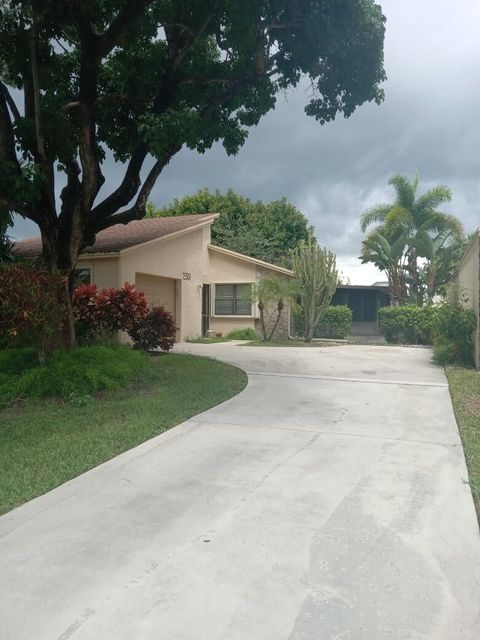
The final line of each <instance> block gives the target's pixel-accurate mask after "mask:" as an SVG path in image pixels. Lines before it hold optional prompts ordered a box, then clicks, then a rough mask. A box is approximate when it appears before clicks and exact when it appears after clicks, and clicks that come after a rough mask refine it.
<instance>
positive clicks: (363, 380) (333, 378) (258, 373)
mask: <svg viewBox="0 0 480 640" xmlns="http://www.w3.org/2000/svg"><path fill="white" fill-rule="evenodd" d="M246 374H247V375H249V376H264V377H267V378H268V377H274V378H305V379H306V380H327V381H329V380H331V381H332V382H361V383H367V384H394V385H405V386H408V387H439V388H441V389H446V388H448V384H447V383H445V382H410V381H408V380H384V379H380V380H375V379H369V378H339V377H336V376H309V375H306V374H296V373H267V372H263V371H246Z"/></svg>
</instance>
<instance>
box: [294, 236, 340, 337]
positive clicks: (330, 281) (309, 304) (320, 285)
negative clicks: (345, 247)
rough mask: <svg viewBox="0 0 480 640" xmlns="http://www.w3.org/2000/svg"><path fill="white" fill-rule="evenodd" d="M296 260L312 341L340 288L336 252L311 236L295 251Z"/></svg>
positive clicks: (308, 331) (298, 281) (301, 294)
mask: <svg viewBox="0 0 480 640" xmlns="http://www.w3.org/2000/svg"><path fill="white" fill-rule="evenodd" d="M292 263H293V271H294V273H295V277H296V280H297V283H298V289H299V292H300V298H301V304H302V308H303V311H304V314H305V342H311V340H312V338H313V334H314V331H315V327H316V326H317V325H318V323H319V322H320V320H321V319H322V318H323V316H324V315H325V313H326V311H327V309H328V306H329V304H330V301H331V299H332V296H333V294H334V293H335V289H336V288H337V284H338V271H337V268H336V259H335V254H334V253H332V252H331V251H328V250H327V249H324V248H322V247H319V246H318V244H317V243H316V241H315V238H313V237H311V238H310V239H309V240H308V241H302V242H300V243H299V245H298V246H297V247H296V248H295V249H294V250H293V251H292Z"/></svg>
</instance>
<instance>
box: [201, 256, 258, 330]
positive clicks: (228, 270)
mask: <svg viewBox="0 0 480 640" xmlns="http://www.w3.org/2000/svg"><path fill="white" fill-rule="evenodd" d="M208 253H209V265H208V266H209V269H208V278H209V280H208V281H209V282H210V283H211V284H244V283H253V282H255V281H256V279H257V267H256V265H255V264H253V263H251V262H246V261H245V260H241V259H239V258H236V257H234V256H230V255H227V254H223V253H219V252H218V251H215V249H210V250H209V252H208ZM213 295H214V292H213V290H212V296H213ZM211 310H212V312H211V316H210V330H211V331H213V332H214V333H222V334H223V335H224V336H225V335H227V334H228V333H230V331H233V330H234V329H255V318H254V317H253V315H254V309H253V305H252V312H253V313H252V316H251V317H249V318H246V317H242V316H215V315H214V314H215V309H214V301H213V300H212V304H211Z"/></svg>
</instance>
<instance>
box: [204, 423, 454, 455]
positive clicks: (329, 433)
mask: <svg viewBox="0 0 480 640" xmlns="http://www.w3.org/2000/svg"><path fill="white" fill-rule="evenodd" d="M191 422H197V423H198V424H207V425H210V426H212V425H213V426H218V427H223V426H230V427H243V428H245V429H252V428H253V429H269V430H270V431H297V432H299V433H318V434H319V435H323V436H344V437H346V438H370V439H371V440H394V441H395V442H411V443H412V444H429V445H432V446H434V447H453V448H456V447H458V446H459V445H460V442H458V443H455V442H435V441H433V440H415V439H411V438H396V437H395V436H376V435H373V434H368V433H352V432H350V431H338V432H336V431H318V430H317V429H313V428H306V429H302V428H301V427H269V426H268V425H263V424H255V425H246V424H241V423H240V422H224V421H222V422H213V420H195V419H191Z"/></svg>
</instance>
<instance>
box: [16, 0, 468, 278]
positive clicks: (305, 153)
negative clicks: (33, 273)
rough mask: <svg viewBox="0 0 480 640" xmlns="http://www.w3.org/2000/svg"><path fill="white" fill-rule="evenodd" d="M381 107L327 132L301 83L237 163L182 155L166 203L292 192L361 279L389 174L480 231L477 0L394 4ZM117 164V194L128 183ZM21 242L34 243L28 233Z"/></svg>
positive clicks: (110, 183)
mask: <svg viewBox="0 0 480 640" xmlns="http://www.w3.org/2000/svg"><path fill="white" fill-rule="evenodd" d="M381 4H382V7H383V10H384V13H385V14H386V16H387V19H388V22H387V38H386V46H385V65H386V70H387V75H388V81H387V82H386V84H385V92H386V100H385V102H384V103H383V104H382V105H381V106H376V105H371V104H369V105H365V106H363V107H362V108H360V109H358V110H357V112H355V113H354V114H353V116H352V117H351V118H349V119H348V120H345V119H343V118H340V119H338V120H337V121H336V122H334V123H331V124H327V125H325V126H323V127H321V126H320V125H319V124H318V123H316V122H315V121H314V120H313V119H311V118H308V117H307V116H306V115H305V114H304V112H303V107H304V105H305V104H306V102H307V101H308V88H307V87H306V86H302V87H299V88H298V89H297V90H296V91H295V92H293V93H291V94H289V95H288V96H287V98H286V99H285V97H284V96H280V97H279V99H278V103H277V108H276V110H275V111H274V112H272V113H270V114H268V116H266V117H265V118H264V119H263V120H262V121H261V123H260V124H259V126H258V127H255V128H253V129H252V130H251V131H250V136H249V139H248V140H247V143H246V144H245V146H244V147H243V148H242V149H241V151H240V153H239V154H238V155H237V156H236V157H230V158H229V157H227V156H226V154H225V152H224V151H223V149H222V147H221V146H216V147H214V148H213V149H212V150H210V151H208V152H207V153H206V154H205V155H199V154H197V153H194V152H190V151H188V150H187V151H183V152H181V153H180V154H178V155H177V156H176V157H175V158H174V159H173V160H172V161H171V163H170V165H169V166H168V167H167V168H166V170H165V171H164V172H163V174H162V176H161V177H160V179H159V181H158V183H157V185H156V187H155V190H154V191H153V193H152V199H153V200H154V202H156V203H157V204H159V205H163V204H166V203H168V202H169V201H170V200H172V199H173V198H174V197H182V196H183V195H186V194H188V193H192V192H194V191H196V190H197V189H199V188H201V187H204V186H207V187H209V188H210V189H216V188H219V189H221V190H224V189H226V188H228V187H232V188H233V189H234V190H235V191H237V192H239V193H242V194H244V195H246V196H249V197H250V198H252V199H254V200H255V199H262V200H271V199H275V198H279V197H281V196H283V195H285V196H287V198H288V199H289V200H290V201H291V202H293V203H294V204H295V205H296V206H298V207H299V208H300V209H301V210H302V211H303V212H304V213H305V214H306V215H307V216H308V218H309V219H310V220H311V222H312V223H313V224H314V225H315V228H316V231H317V234H318V237H319V240H320V242H321V243H322V244H325V245H326V246H328V247H330V248H331V249H333V250H334V251H336V252H337V255H338V258H339V262H340V264H341V265H344V267H345V268H344V270H345V271H346V272H347V274H348V273H349V272H350V273H352V276H351V277H352V280H354V279H355V280H357V281H360V282H363V281H366V282H368V281H369V278H370V279H371V275H372V271H371V270H370V271H369V272H365V274H366V275H365V274H364V275H363V276H362V273H363V272H362V271H357V270H355V269H354V265H355V264H356V262H355V257H356V256H358V253H359V249H360V244H361V237H362V234H361V232H360V230H359V226H358V220H359V216H360V214H361V212H362V211H363V210H364V209H365V208H367V207H368V206H370V205H372V204H376V203H378V202H382V201H387V202H388V201H389V200H390V199H391V197H392V192H391V190H390V188H389V187H388V185H387V180H388V177H389V176H391V175H392V174H395V173H404V174H406V175H408V176H411V177H413V176H414V175H415V173H416V172H418V173H419V175H420V179H421V188H422V189H423V188H424V189H427V188H429V187H431V186H433V185H434V184H439V183H443V184H446V185H448V186H450V187H451V188H452V190H453V192H454V198H453V201H452V203H451V204H450V205H449V206H448V208H447V210H448V211H450V212H451V213H455V214H456V215H457V216H459V217H460V219H461V220H462V222H463V223H464V225H465V229H466V230H467V231H471V230H473V229H474V228H475V227H476V226H478V225H479V224H480V215H479V207H478V202H480V124H479V122H478V114H479V113H480V83H479V81H478V78H479V77H480V38H479V33H480V8H479V6H478V3H477V2H476V0H459V1H458V2H456V3H452V2H451V1H450V0H436V1H435V2H434V1H433V0H402V1H401V2H399V1H398V0H388V1H385V2H381ZM120 175H121V174H120V171H119V170H118V169H117V168H116V167H114V166H113V164H109V166H107V167H106V178H107V182H106V185H105V187H106V189H105V190H107V189H109V188H112V187H114V186H115V185H116V184H117V183H118V181H119V180H120ZM15 231H16V235H18V236H20V235H24V233H23V232H22V229H21V228H20V227H16V228H15Z"/></svg>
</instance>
